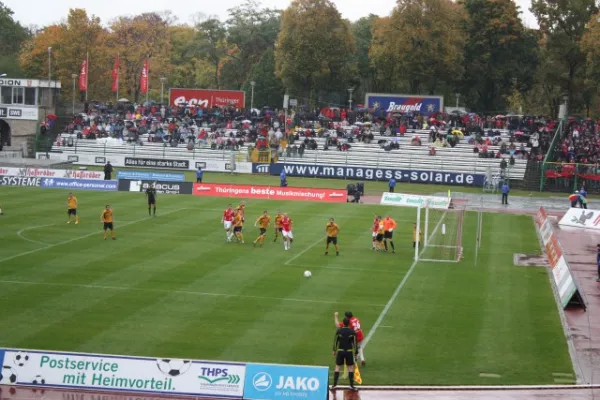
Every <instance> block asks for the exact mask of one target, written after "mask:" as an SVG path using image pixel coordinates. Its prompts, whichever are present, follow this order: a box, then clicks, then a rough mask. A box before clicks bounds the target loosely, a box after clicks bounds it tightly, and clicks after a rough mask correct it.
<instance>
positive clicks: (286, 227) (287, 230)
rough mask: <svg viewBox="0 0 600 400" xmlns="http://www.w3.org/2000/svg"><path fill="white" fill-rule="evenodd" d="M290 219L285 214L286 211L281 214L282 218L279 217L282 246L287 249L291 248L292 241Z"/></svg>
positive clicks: (291, 222)
mask: <svg viewBox="0 0 600 400" xmlns="http://www.w3.org/2000/svg"><path fill="white" fill-rule="evenodd" d="M292 225H293V221H292V219H291V218H290V217H289V216H288V215H287V213H284V214H283V218H281V228H282V232H281V233H282V235H283V248H284V249H286V250H289V249H291V248H292V242H293V241H294V234H293V233H292Z"/></svg>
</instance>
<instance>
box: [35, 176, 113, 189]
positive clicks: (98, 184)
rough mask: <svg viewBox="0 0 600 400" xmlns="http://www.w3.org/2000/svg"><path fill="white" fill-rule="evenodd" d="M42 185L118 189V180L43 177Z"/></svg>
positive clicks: (43, 186)
mask: <svg viewBox="0 0 600 400" xmlns="http://www.w3.org/2000/svg"><path fill="white" fill-rule="evenodd" d="M40 186H41V187H42V188H45V189H52V188H57V189H71V190H98V191H114V190H117V181H115V180H112V181H99V180H91V179H67V178H42V181H41V182H40Z"/></svg>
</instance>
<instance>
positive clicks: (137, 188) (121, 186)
mask: <svg viewBox="0 0 600 400" xmlns="http://www.w3.org/2000/svg"><path fill="white" fill-rule="evenodd" d="M118 182H119V183H118V185H117V187H118V190H119V192H145V191H146V189H148V188H149V187H150V185H151V184H154V189H156V193H158V194H192V188H193V186H192V185H193V184H192V182H161V181H149V180H129V179H119V181H118Z"/></svg>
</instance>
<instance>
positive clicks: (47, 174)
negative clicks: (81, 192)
mask: <svg viewBox="0 0 600 400" xmlns="http://www.w3.org/2000/svg"><path fill="white" fill-rule="evenodd" d="M0 175H6V176H32V177H39V178H71V179H92V180H102V179H104V173H103V172H101V171H80V170H76V169H49V168H15V167H0Z"/></svg>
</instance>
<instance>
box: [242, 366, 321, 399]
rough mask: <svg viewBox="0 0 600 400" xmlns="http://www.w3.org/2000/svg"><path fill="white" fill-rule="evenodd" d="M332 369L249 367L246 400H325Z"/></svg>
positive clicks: (247, 368)
mask: <svg viewBox="0 0 600 400" xmlns="http://www.w3.org/2000/svg"><path fill="white" fill-rule="evenodd" d="M328 378H329V368H327V367H308V366H294V365H274V364H247V365H246V385H245V387H244V398H245V399H254V400H277V399H292V398H294V399H306V400H325V399H327V394H328Z"/></svg>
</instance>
